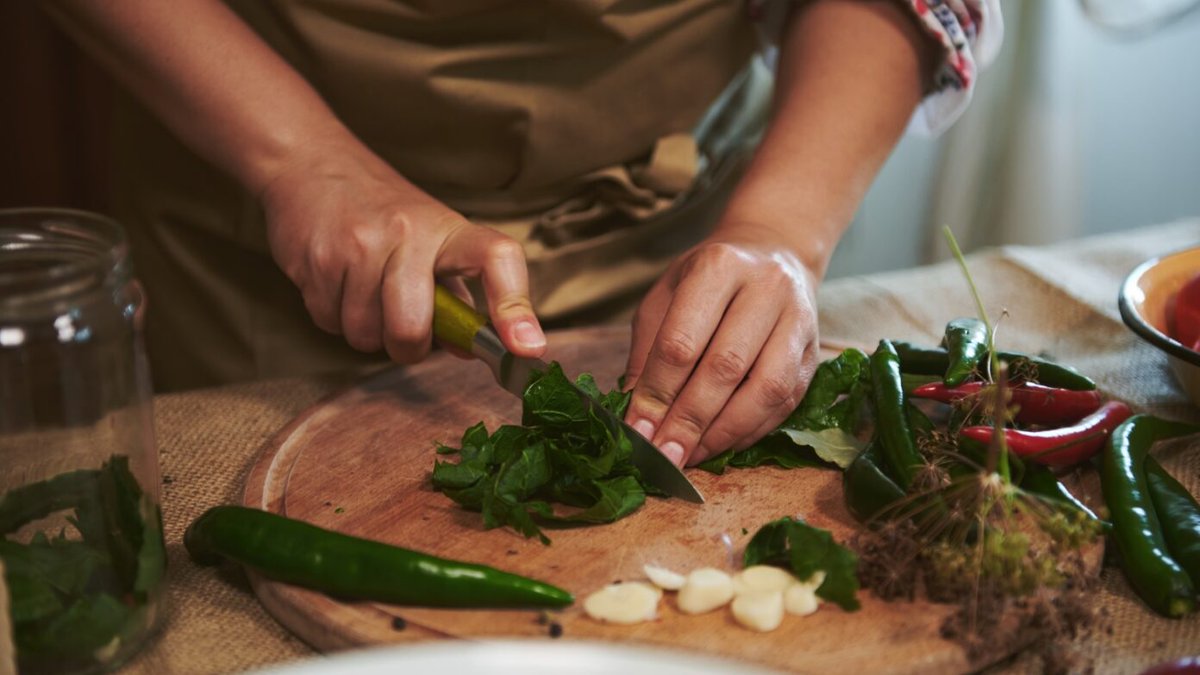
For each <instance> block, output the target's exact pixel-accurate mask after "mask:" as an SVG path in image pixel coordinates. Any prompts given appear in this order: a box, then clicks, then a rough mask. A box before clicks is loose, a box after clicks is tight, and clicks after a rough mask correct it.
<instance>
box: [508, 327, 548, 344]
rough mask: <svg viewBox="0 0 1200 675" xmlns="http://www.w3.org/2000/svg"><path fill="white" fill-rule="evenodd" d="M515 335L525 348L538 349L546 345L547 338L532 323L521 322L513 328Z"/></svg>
mask: <svg viewBox="0 0 1200 675" xmlns="http://www.w3.org/2000/svg"><path fill="white" fill-rule="evenodd" d="M513 335H515V336H516V338H517V342H520V343H521V346H523V347H529V348H537V347H542V346H544V345H545V344H546V336H545V335H544V334H543V333H542V331H541V330H539V329H538V327H537V325H535V324H534V323H533V322H532V321H519V322H517V325H515V326H513Z"/></svg>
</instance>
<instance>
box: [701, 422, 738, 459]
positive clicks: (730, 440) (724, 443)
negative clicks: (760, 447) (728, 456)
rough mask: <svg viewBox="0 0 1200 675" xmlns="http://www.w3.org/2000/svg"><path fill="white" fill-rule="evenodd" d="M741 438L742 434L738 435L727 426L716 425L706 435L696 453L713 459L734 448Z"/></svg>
mask: <svg viewBox="0 0 1200 675" xmlns="http://www.w3.org/2000/svg"><path fill="white" fill-rule="evenodd" d="M741 437H742V434H740V433H737V432H736V431H735V430H733V429H731V428H730V427H729V425H727V424H714V425H713V426H712V427H711V428H709V430H708V431H706V432H705V433H704V437H703V438H702V439H700V446H699V449H698V450H697V451H696V452H697V454H702V455H704V456H705V457H706V458H707V457H711V456H713V455H715V454H717V453H720V452H725V451H726V450H728V449H730V448H732V447H734V444H735V443H737V441H738V440H740V439H741Z"/></svg>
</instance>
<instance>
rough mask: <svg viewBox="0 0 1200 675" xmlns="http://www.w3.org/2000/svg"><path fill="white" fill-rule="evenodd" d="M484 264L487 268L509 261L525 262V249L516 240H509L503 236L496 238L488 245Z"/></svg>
mask: <svg viewBox="0 0 1200 675" xmlns="http://www.w3.org/2000/svg"><path fill="white" fill-rule="evenodd" d="M485 255H486V256H487V259H486V261H485V263H486V264H487V265H488V266H491V265H495V264H497V263H506V262H508V261H510V260H519V261H522V262H523V261H524V260H525V249H524V248H523V247H522V246H521V244H520V242H518V241H517V240H516V239H511V238H509V237H505V236H497V237H496V238H494V239H493V240H492V241H491V242H490V243H489V244H488V245H487V251H486V254H485Z"/></svg>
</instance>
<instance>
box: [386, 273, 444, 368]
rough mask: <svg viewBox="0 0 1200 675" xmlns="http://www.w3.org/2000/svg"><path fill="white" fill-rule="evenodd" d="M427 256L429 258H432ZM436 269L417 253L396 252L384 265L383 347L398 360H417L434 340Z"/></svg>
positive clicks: (392, 357) (402, 361)
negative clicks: (434, 278)
mask: <svg viewBox="0 0 1200 675" xmlns="http://www.w3.org/2000/svg"><path fill="white" fill-rule="evenodd" d="M431 259H432V258H427V259H426V260H431ZM433 288H434V281H433V270H432V269H430V268H429V263H425V264H423V265H422V264H420V263H419V262H418V256H417V255H416V254H415V253H410V252H402V251H399V250H398V251H396V252H394V253H393V254H392V256H391V257H390V258H388V261H387V264H386V265H385V266H384V272H383V285H382V288H381V291H380V292H381V299H382V304H383V347H384V349H385V350H387V354H388V357H389V358H391V359H392V360H393V361H396V362H397V363H416V362H417V361H420V360H421V359H423V358H425V356H426V355H427V354H428V353H429V350H430V348H431V346H432V341H433Z"/></svg>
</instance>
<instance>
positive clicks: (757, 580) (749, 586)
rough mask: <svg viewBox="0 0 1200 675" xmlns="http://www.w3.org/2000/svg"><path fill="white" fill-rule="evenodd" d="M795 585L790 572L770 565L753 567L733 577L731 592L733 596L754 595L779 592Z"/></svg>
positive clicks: (794, 578)
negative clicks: (763, 592) (760, 592)
mask: <svg viewBox="0 0 1200 675" xmlns="http://www.w3.org/2000/svg"><path fill="white" fill-rule="evenodd" d="M794 583H796V577H794V576H792V573H791V572H788V571H787V570H785V569H782V568H779V567H773V566H771V565H753V566H751V567H747V568H746V569H744V570H742V571H741V572H738V573H737V574H735V575H734V576H733V592H734V594H735V595H742V594H743V593H756V592H759V591H779V592H780V593H782V592H783V591H784V589H786V588H787V587H788V586H791V585H792V584H794Z"/></svg>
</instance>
